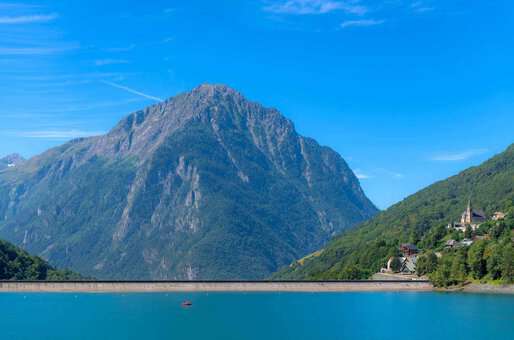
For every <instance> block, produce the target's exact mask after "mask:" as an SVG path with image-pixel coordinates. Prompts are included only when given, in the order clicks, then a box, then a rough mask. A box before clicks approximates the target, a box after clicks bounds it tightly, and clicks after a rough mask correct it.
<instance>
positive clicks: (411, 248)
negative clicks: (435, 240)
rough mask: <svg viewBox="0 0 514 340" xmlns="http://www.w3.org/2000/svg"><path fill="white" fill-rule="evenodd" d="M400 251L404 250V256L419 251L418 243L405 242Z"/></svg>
mask: <svg viewBox="0 0 514 340" xmlns="http://www.w3.org/2000/svg"><path fill="white" fill-rule="evenodd" d="M400 251H401V252H402V254H403V256H405V257H408V256H411V255H414V254H417V253H419V249H418V247H416V245H414V244H411V243H403V244H402V245H401V246H400Z"/></svg>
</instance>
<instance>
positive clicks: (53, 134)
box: [14, 129, 105, 139]
mask: <svg viewBox="0 0 514 340" xmlns="http://www.w3.org/2000/svg"><path fill="white" fill-rule="evenodd" d="M104 133H105V132H104V131H83V130H76V129H71V130H36V131H17V132H15V133H14V135H16V136H18V137H23V138H36V139H73V138H82V137H90V136H98V135H102V134H104Z"/></svg>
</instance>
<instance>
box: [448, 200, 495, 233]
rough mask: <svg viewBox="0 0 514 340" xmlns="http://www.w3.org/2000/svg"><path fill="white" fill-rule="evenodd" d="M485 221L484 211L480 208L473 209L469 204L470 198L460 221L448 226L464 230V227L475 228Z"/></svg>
mask: <svg viewBox="0 0 514 340" xmlns="http://www.w3.org/2000/svg"><path fill="white" fill-rule="evenodd" d="M485 221H487V217H486V216H485V213H484V212H483V211H482V210H479V209H474V208H473V207H472V206H471V200H469V201H468V206H467V208H466V210H465V211H464V212H463V213H462V216H461V218H460V223H453V224H452V223H450V224H449V225H448V228H455V229H457V230H460V231H462V232H464V231H466V228H467V227H468V226H470V227H471V229H472V230H476V229H478V227H480V225H481V224H482V223H484V222H485Z"/></svg>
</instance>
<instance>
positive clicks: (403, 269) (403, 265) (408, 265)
mask: <svg viewBox="0 0 514 340" xmlns="http://www.w3.org/2000/svg"><path fill="white" fill-rule="evenodd" d="M396 258H397V259H399V260H400V267H399V270H395V269H394V268H392V264H393V261H394V260H395V259H396ZM417 260H418V258H417V256H416V255H411V256H407V257H391V258H389V260H388V261H387V265H386V267H385V268H382V269H381V270H380V272H381V273H395V274H414V273H416V262H417Z"/></svg>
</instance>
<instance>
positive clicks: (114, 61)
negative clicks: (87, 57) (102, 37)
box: [95, 59, 129, 66]
mask: <svg viewBox="0 0 514 340" xmlns="http://www.w3.org/2000/svg"><path fill="white" fill-rule="evenodd" d="M128 63H129V61H128V60H124V59H98V60H95V65H96V66H105V65H116V64H128Z"/></svg>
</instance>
